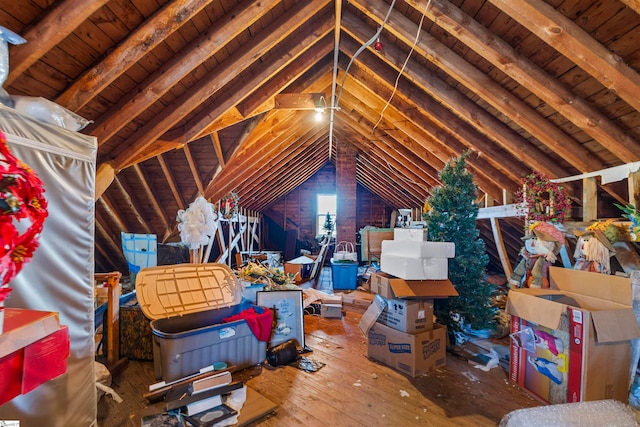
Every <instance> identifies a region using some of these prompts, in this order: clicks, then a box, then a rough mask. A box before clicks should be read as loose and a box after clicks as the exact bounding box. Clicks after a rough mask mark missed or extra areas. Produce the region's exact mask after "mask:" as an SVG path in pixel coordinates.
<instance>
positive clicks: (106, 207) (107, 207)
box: [96, 194, 128, 231]
mask: <svg viewBox="0 0 640 427" xmlns="http://www.w3.org/2000/svg"><path fill="white" fill-rule="evenodd" d="M98 208H101V209H102V210H103V211H104V213H105V214H106V215H107V217H108V218H109V220H110V221H112V222H113V223H114V224H115V225H116V227H117V229H118V230H119V231H127V229H128V228H127V225H126V224H125V221H124V218H122V216H120V214H119V213H118V212H119V210H117V209H116V207H115V206H114V204H113V203H112V202H111V199H110V198H109V197H108V195H106V194H103V196H102V197H101V198H100V199H99V200H97V201H96V209H98Z"/></svg>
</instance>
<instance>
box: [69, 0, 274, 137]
mask: <svg viewBox="0 0 640 427" xmlns="http://www.w3.org/2000/svg"><path fill="white" fill-rule="evenodd" d="M209 1H210V0H209ZM209 1H207V3H208V2H209ZM277 3H278V2H277V1H261V0H255V1H252V2H251V3H243V4H241V5H239V6H237V7H236V8H235V9H234V10H233V11H232V13H230V14H226V15H225V17H223V18H222V20H221V22H219V23H217V25H214V26H212V27H211V28H210V29H209V30H208V31H207V32H205V33H204V34H202V35H201V36H200V37H198V38H196V39H195V40H194V41H193V42H191V43H190V44H189V45H188V46H187V47H185V48H184V49H181V50H180V52H178V53H177V54H176V55H174V56H173V58H172V59H171V60H169V61H168V62H166V63H165V64H163V65H162V66H161V67H160V68H159V69H158V70H156V71H155V72H154V73H153V74H151V75H150V76H149V77H147V78H146V79H145V80H144V81H143V82H142V83H141V84H139V85H138V87H136V88H135V89H134V90H132V91H131V92H130V94H129V95H128V96H126V97H124V98H123V99H121V100H120V101H119V102H118V103H116V105H114V106H113V107H112V108H111V109H110V110H109V111H107V112H106V113H105V114H103V115H102V116H101V117H99V118H98V119H97V120H96V122H95V123H94V124H93V125H90V126H88V127H87V132H89V133H91V134H92V135H95V136H96V137H97V138H98V142H99V144H104V143H105V142H106V141H108V140H109V139H110V138H111V137H112V136H113V135H115V134H116V133H117V132H118V131H119V130H121V129H122V128H123V127H124V126H126V125H127V123H129V122H130V121H131V119H132V118H135V117H137V116H138V115H139V114H140V113H142V112H143V111H146V110H147V109H148V108H149V107H150V106H151V105H153V104H154V103H155V102H157V100H158V98H160V97H161V96H162V95H164V94H165V93H167V92H168V91H169V90H170V89H171V88H172V87H173V86H175V85H176V84H178V83H179V82H180V80H182V79H183V78H184V77H185V76H187V75H188V74H189V73H191V72H193V70H194V69H195V68H197V67H198V66H200V65H201V64H202V63H203V62H205V61H206V60H207V59H209V58H211V57H212V56H213V55H215V54H216V53H218V52H219V51H220V50H222V49H224V48H225V46H226V45H227V43H228V42H229V41H231V40H233V39H234V38H235V37H237V36H238V35H239V34H240V33H241V32H243V31H244V29H245V25H251V24H252V23H254V22H256V21H257V20H258V19H260V18H261V17H262V16H264V14H266V13H268V12H269V11H270V10H271V9H272V8H273V7H274V6H275V5H276V4H277ZM170 7H172V3H168V4H167V6H166V7H165V9H166V8H170ZM176 18H178V16H176ZM165 19H166V18H165ZM147 27H148V24H145V26H144V27H143V28H144V31H143V32H146V31H147ZM150 28H151V30H153V28H152V27H150ZM142 40H144V39H142ZM139 45H140V39H139V38H138V37H135V35H132V36H131V37H130V39H128V40H127V41H126V42H125V43H124V44H123V45H121V46H122V47H124V48H126V47H129V48H131V49H133V50H134V51H135V48H138V47H139ZM142 46H144V44H142ZM116 53H117V55H116ZM144 53H145V54H146V52H144ZM126 54H127V52H126V50H125V51H122V52H120V51H119V49H118V52H116V51H114V53H113V54H112V55H115V56H114V57H113V58H111V55H110V56H109V57H108V58H107V59H106V61H108V63H109V64H110V63H111V62H112V61H115V62H114V64H118V62H117V61H118V60H119V59H121V58H120V56H122V55H126ZM132 59H133V57H132ZM105 65H106V64H105ZM105 65H102V64H101V66H99V67H97V68H96V69H94V70H92V71H91V73H90V74H91V75H93V74H96V75H99V71H100V70H101V69H102V68H105ZM120 67H121V66H119V65H116V66H115V67H109V68H108V69H109V70H111V69H112V68H115V69H120ZM111 73H113V72H110V73H107V75H109V74H111ZM97 78H100V79H106V77H97ZM76 85H79V83H78V84H76ZM82 85H83V86H86V85H87V83H83V84H82ZM89 89H91V88H90V87H89ZM78 91H79V89H76V90H71V89H69V90H67V92H66V93H65V97H67V98H69V99H72V96H73V95H74V94H77V93H78Z"/></svg>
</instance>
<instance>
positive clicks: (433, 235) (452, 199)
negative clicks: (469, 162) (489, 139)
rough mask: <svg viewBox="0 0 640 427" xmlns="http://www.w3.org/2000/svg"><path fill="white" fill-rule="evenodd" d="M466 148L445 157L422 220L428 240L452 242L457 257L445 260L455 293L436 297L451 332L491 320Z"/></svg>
mask: <svg viewBox="0 0 640 427" xmlns="http://www.w3.org/2000/svg"><path fill="white" fill-rule="evenodd" d="M468 155H469V153H468V152H466V153H463V154H462V155H461V156H460V157H459V158H457V159H454V160H451V161H449V162H448V163H447V164H446V165H445V167H444V168H443V169H442V171H441V172H440V182H441V183H442V185H441V186H439V187H435V188H433V190H432V193H431V197H429V198H428V199H427V201H426V203H425V209H424V211H423V220H424V221H425V222H426V224H427V229H428V234H427V237H428V240H430V241H435V242H453V243H455V247H456V249H455V257H454V258H452V259H450V260H449V280H450V281H451V283H453V285H454V286H455V288H456V290H457V291H458V293H459V296H458V297H453V298H449V299H439V300H436V302H437V303H436V305H435V309H434V311H435V314H436V318H437V321H438V323H442V324H445V325H447V327H448V328H449V331H450V332H455V331H460V330H462V329H463V328H464V329H469V328H470V329H473V330H482V329H487V328H492V327H493V326H494V323H493V317H494V308H493V307H492V304H491V294H492V290H493V287H492V285H491V284H489V283H488V282H487V281H486V280H485V279H484V277H485V268H486V266H487V263H488V261H489V257H488V256H487V254H486V251H485V245H484V242H483V241H482V240H481V239H479V238H478V236H479V235H480V232H479V231H478V229H477V227H476V218H477V216H478V205H477V204H476V203H475V199H476V193H477V187H476V185H475V184H474V183H473V175H471V174H470V173H469V172H468V171H467V169H466V162H465V160H466V157H467V156H468Z"/></svg>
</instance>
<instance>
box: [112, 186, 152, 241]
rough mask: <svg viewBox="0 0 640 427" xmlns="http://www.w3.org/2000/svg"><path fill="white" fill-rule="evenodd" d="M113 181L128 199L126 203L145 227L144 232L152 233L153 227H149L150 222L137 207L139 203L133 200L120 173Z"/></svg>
mask: <svg viewBox="0 0 640 427" xmlns="http://www.w3.org/2000/svg"><path fill="white" fill-rule="evenodd" d="M113 183H114V184H115V188H116V189H117V190H118V192H119V194H120V196H121V197H122V198H123V199H124V200H125V201H126V203H127V204H128V205H129V206H130V207H131V210H132V211H133V215H134V216H135V218H136V220H137V221H138V223H139V224H140V225H141V226H142V228H143V229H144V232H145V233H147V234H152V231H151V227H149V223H148V222H147V220H146V219H145V217H144V216H143V215H142V214H141V213H140V211H139V210H138V209H137V208H136V206H137V204H135V203H134V202H133V199H132V198H131V195H130V194H129V192H128V191H127V189H126V188H125V187H124V185H122V181H120V178H118V175H116V176H115V178H114V180H113Z"/></svg>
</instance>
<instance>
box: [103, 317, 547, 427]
mask: <svg viewBox="0 0 640 427" xmlns="http://www.w3.org/2000/svg"><path fill="white" fill-rule="evenodd" d="M361 316H362V315H361V314H360V313H356V312H351V311H346V312H345V315H344V317H343V318H342V319H325V318H320V317H317V316H310V315H305V319H304V320H305V340H306V344H307V345H308V346H309V347H310V348H311V350H312V352H311V353H308V354H305V357H308V358H310V359H312V360H314V361H317V362H321V363H324V364H325V366H324V367H323V368H321V369H320V370H318V371H317V372H314V373H307V372H304V371H302V370H299V369H296V368H294V367H291V366H285V367H278V368H272V367H270V366H268V365H262V366H260V365H259V366H254V367H251V368H249V369H245V370H243V371H240V372H237V373H234V379H237V380H241V381H244V382H245V383H246V384H247V385H248V386H249V387H251V388H253V389H254V390H256V391H258V392H259V393H260V394H261V395H263V396H264V397H266V398H267V399H269V400H271V401H273V402H274V403H276V404H277V405H278V409H277V411H276V412H275V413H274V414H271V415H268V416H266V417H264V418H262V419H260V420H258V421H255V422H253V423H252V424H250V425H251V426H261V427H262V426H265V427H266V426H298V425H299V426H306V427H314V426H318V427H320V426H323V427H324V426H366V427H376V426H413V425H416V426H495V425H497V424H498V423H499V421H500V419H501V418H502V417H503V416H504V415H505V414H507V413H509V412H511V411H513V410H515V409H519V408H525V407H533V406H538V405H540V403H539V402H538V401H536V400H534V399H532V398H531V397H530V396H529V395H527V394H526V393H525V392H523V391H522V390H521V389H520V388H518V387H517V386H515V385H514V384H512V383H510V382H509V381H508V380H507V373H506V372H505V370H504V369H503V368H501V367H496V368H494V369H491V370H490V371H489V372H484V371H482V370H480V369H477V368H474V366H473V365H472V364H470V363H469V362H468V361H467V359H465V358H463V357H460V356H457V355H455V354H453V353H448V354H447V365H446V366H445V367H444V368H441V369H438V370H436V371H433V372H430V373H428V374H426V375H423V376H420V377H418V378H410V377H408V376H406V375H403V374H401V373H399V372H396V371H394V370H393V369H391V368H389V367H386V366H384V365H382V364H380V363H377V362H375V361H372V360H369V359H368V358H367V344H366V340H365V337H364V335H363V334H362V332H361V331H360V329H359V328H358V322H359V320H360V317H361ZM155 382H156V379H155V378H154V373H153V364H152V362H142V361H133V360H132V361H130V362H129V364H128V365H127V367H126V368H125V369H124V371H123V372H122V373H121V374H119V375H118V376H117V377H116V378H114V379H113V388H114V389H115V391H116V392H117V393H118V394H119V395H120V396H121V397H122V398H123V399H124V402H122V403H116V402H115V401H113V400H112V399H111V398H110V397H109V396H104V397H102V398H101V399H100V401H99V403H98V425H99V426H101V427H120V426H137V424H136V423H134V422H133V421H132V420H131V414H132V413H134V412H136V411H140V410H141V409H143V408H144V407H145V406H146V401H145V400H144V399H143V398H142V395H143V393H145V392H146V391H147V387H148V385H149V384H151V383H155Z"/></svg>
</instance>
